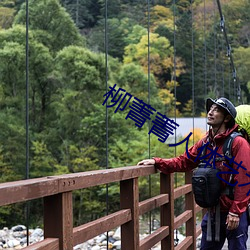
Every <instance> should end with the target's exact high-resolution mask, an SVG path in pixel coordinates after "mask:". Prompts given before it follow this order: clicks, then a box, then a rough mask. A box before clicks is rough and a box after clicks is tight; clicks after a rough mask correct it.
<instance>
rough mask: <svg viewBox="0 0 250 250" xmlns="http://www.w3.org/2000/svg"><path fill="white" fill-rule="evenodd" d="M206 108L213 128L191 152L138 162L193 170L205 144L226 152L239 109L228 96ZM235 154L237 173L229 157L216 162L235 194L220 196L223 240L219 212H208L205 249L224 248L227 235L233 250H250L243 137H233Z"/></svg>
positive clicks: (248, 158) (248, 172)
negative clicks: (227, 160)
mask: <svg viewBox="0 0 250 250" xmlns="http://www.w3.org/2000/svg"><path fill="white" fill-rule="evenodd" d="M206 108H207V124H208V125H210V129H209V131H208V132H207V133H206V135H205V136H204V137H203V138H202V139H201V140H200V141H198V142H197V143H196V144H194V145H193V146H192V147H190V148H189V149H188V152H185V153H184V154H182V155H180V156H179V157H176V158H171V159H162V158H157V157H154V158H153V159H146V160H142V161H140V162H139V163H138V165H155V167H156V168H157V169H159V170H160V171H161V172H163V173H165V174H169V173H173V172H186V171H190V170H193V169H194V168H196V167H197V166H198V164H199V161H196V160H195V159H196V158H197V156H198V153H199V151H198V149H200V148H201V147H202V146H203V145H204V143H209V144H208V146H209V147H210V148H212V149H215V148H216V147H218V149H217V153H218V154H220V155H223V145H224V142H225V140H226V138H227V137H228V136H229V135H230V134H231V133H233V132H234V131H237V130H238V125H237V124H235V117H236V109H235V107H234V105H233V104H232V103H231V102H230V101H229V100H228V99H226V98H223V97H222V98H219V99H217V100H212V99H210V98H209V99H207V101H206ZM187 153H188V154H189V155H188V154H187ZM208 153H209V151H208V149H207V152H206V155H207V154H208ZM232 155H233V157H234V160H233V164H232V167H233V169H234V170H236V171H237V172H238V173H237V174H228V172H229V171H230V170H229V168H228V167H227V166H225V159H224V161H223V160H222V161H216V162H215V166H216V168H217V169H220V170H221V172H227V173H224V174H222V175H221V178H222V180H221V187H222V190H224V191H225V190H227V186H229V185H228V184H227V183H226V182H228V183H230V184H231V185H234V188H233V197H232V195H231V196H230V195H229V194H228V192H223V193H222V195H221V196H220V202H219V203H220V206H219V208H220V228H219V229H220V233H219V241H217V240H216V238H215V236H216V235H215V233H216V232H215V231H216V229H215V224H216V223H215V211H214V210H209V211H210V214H209V215H208V213H206V215H205V216H204V218H203V219H202V224H201V226H202V240H201V248H200V249H201V250H205V249H206V250H207V249H211V250H212V249H213V250H219V249H222V247H223V245H224V242H225V239H226V238H227V239H228V249H229V250H245V249H247V246H246V242H247V238H248V214H247V208H248V203H249V197H250V196H249V195H248V194H249V193H248V192H249V190H250V146H249V143H248V142H247V141H246V140H245V139H244V138H243V137H241V136H237V137H236V138H235V139H234V140H233V143H232ZM211 163H213V159H211ZM230 176H231V178H230ZM248 183H249V184H248ZM236 184H237V185H236ZM242 184H246V185H242ZM229 196H230V197H229ZM208 217H209V218H211V223H212V240H211V241H208V240H207V234H208V231H207V221H208Z"/></svg>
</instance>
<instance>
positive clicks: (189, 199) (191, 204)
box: [185, 171, 196, 250]
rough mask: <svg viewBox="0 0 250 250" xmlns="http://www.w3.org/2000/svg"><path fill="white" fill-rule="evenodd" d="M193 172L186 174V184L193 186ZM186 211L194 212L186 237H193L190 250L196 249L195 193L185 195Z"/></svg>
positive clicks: (188, 222)
mask: <svg viewBox="0 0 250 250" xmlns="http://www.w3.org/2000/svg"><path fill="white" fill-rule="evenodd" d="M191 180H192V172H191V171H190V172H186V173H185V183H186V184H191ZM185 210H192V217H191V218H190V219H189V220H188V221H187V222H186V236H193V244H192V245H191V246H190V247H189V248H188V250H195V249H196V211H195V200H194V196H193V192H190V193H188V194H186V195H185Z"/></svg>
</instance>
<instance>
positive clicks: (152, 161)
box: [137, 159, 155, 166]
mask: <svg viewBox="0 0 250 250" xmlns="http://www.w3.org/2000/svg"><path fill="white" fill-rule="evenodd" d="M138 165H155V160H154V159H146V160H142V161H139V162H138V163H137V166H138Z"/></svg>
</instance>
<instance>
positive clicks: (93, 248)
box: [91, 245, 101, 250]
mask: <svg viewBox="0 0 250 250" xmlns="http://www.w3.org/2000/svg"><path fill="white" fill-rule="evenodd" d="M100 249H101V248H100V247H99V246H97V245H96V246H93V247H92V248H91V250H100Z"/></svg>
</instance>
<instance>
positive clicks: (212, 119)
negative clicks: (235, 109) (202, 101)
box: [207, 104, 225, 127]
mask: <svg viewBox="0 0 250 250" xmlns="http://www.w3.org/2000/svg"><path fill="white" fill-rule="evenodd" d="M224 116H225V114H224V112H223V109H222V108H221V107H219V106H218V105H216V104H213V105H212V106H211V108H210V110H209V112H208V113H207V124H208V125H210V126H212V127H219V126H220V125H221V123H223V121H224Z"/></svg>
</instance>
